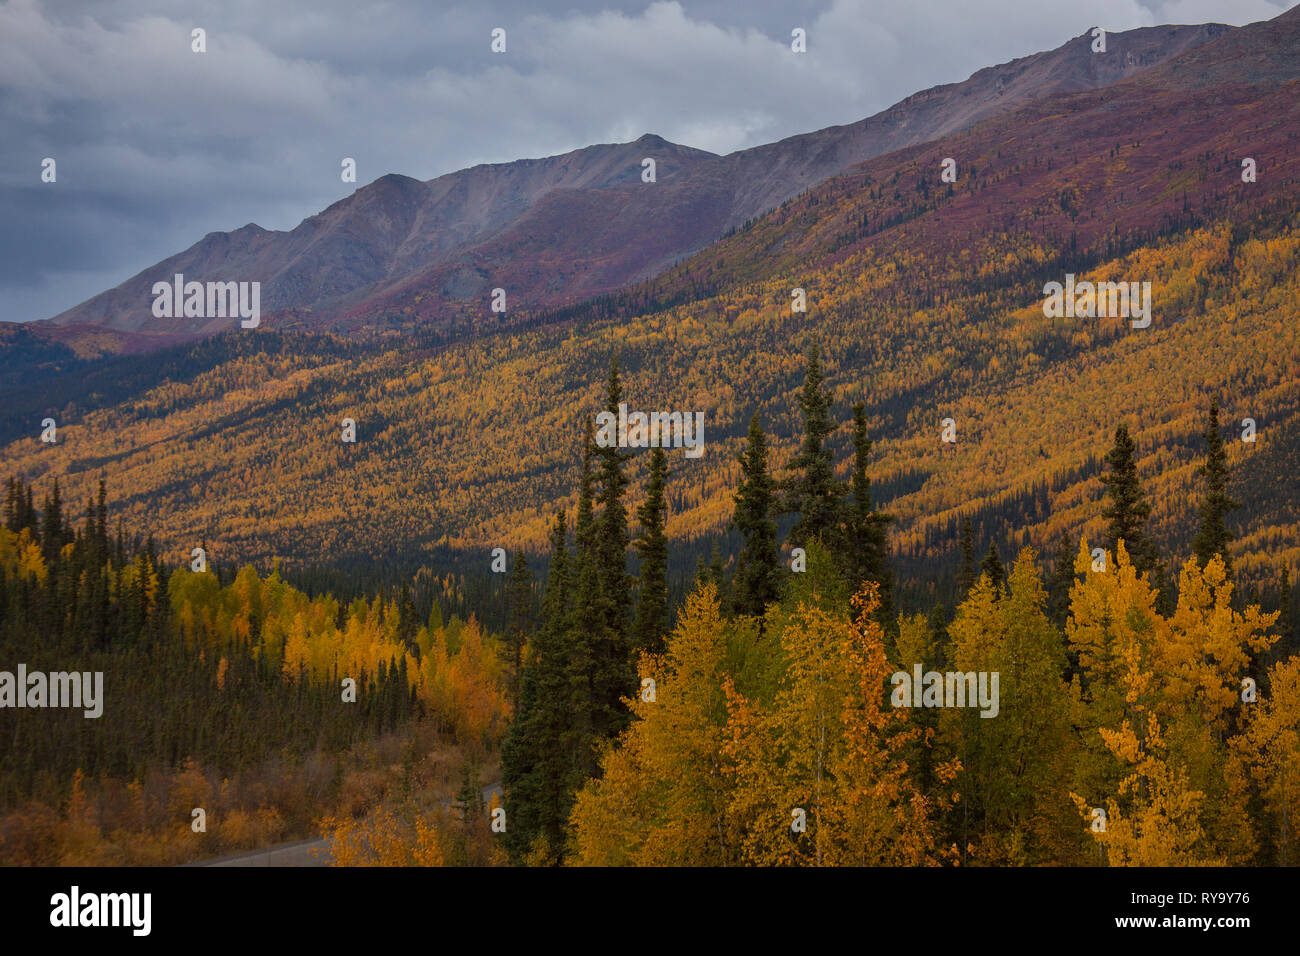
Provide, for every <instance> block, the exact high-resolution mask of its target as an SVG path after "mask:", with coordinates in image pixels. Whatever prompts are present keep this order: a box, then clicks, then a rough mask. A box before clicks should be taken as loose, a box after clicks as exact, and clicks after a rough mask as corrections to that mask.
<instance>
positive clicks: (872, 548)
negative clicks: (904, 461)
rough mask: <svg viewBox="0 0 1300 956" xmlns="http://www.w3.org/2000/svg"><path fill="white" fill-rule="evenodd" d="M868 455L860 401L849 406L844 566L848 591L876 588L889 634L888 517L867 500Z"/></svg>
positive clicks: (891, 613) (891, 624)
mask: <svg viewBox="0 0 1300 956" xmlns="http://www.w3.org/2000/svg"><path fill="white" fill-rule="evenodd" d="M870 455H871V439H870V438H868V437H867V418H866V407H865V406H864V405H863V403H862V402H856V403H854V405H853V479H852V482H851V485H850V487H851V490H852V492H853V494H852V497H851V499H850V500H849V502H848V507H847V509H846V516H845V522H844V538H845V540H844V544H843V548H844V564H845V567H846V568H847V569H848V572H849V576H850V578H851V580H850V581H849V586H850V590H851V591H853V592H856V591H857V590H859V589H860V588H861V587H862V582H863V581H874V582H876V584H878V585H880V606H879V609H878V610H877V612H876V617H877V620H879V621H880V623H881V626H882V627H884V628H885V630H886V631H891V630H892V629H893V627H894V626H896V622H895V621H894V620H893V618H894V598H893V594H894V572H893V569H892V568H891V567H890V566H889V536H888V534H887V533H886V531H885V529H886V527H887V526H888V525H889V523H890V522H891V521H893V520H894V518H893V516H892V515H887V514H880V513H878V512H877V511H876V510H875V505H874V503H873V502H872V500H871V477H870V475H868V474H867V460H868V458H869V457H870Z"/></svg>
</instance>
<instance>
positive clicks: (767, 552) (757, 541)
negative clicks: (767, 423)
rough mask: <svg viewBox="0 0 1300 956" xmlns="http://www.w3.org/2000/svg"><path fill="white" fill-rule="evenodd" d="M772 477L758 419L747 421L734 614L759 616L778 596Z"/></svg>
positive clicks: (737, 497)
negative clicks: (741, 540)
mask: <svg viewBox="0 0 1300 956" xmlns="http://www.w3.org/2000/svg"><path fill="white" fill-rule="evenodd" d="M773 495H774V485H773V481H772V476H771V475H770V474H768V470H767V438H766V437H765V436H764V435H763V429H762V428H760V427H759V425H758V416H757V415H755V416H754V417H753V418H751V419H750V420H749V440H748V444H747V445H746V447H745V450H744V451H743V452H742V453H741V455H740V487H739V488H737V489H736V494H735V496H734V499H733V500H734V501H735V504H736V510H735V512H734V514H733V516H732V519H731V520H732V523H733V524H734V525H735V526H736V530H737V531H739V532H740V535H741V538H742V539H743V543H742V544H741V546H740V556H739V558H738V559H737V561H736V576H735V608H736V613H737V614H753V615H762V614H763V612H764V611H766V610H767V606H768V605H769V604H772V603H773V602H775V601H776V600H777V599H778V598H779V597H780V594H781V552H780V547H779V545H778V543H777V540H776V521H775V520H774V519H773V513H774V510H775V507H776V502H775V499H774V497H773Z"/></svg>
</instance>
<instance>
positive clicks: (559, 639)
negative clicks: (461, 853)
mask: <svg viewBox="0 0 1300 956" xmlns="http://www.w3.org/2000/svg"><path fill="white" fill-rule="evenodd" d="M565 539H566V528H565V522H564V513H563V512H560V513H559V514H557V515H556V516H555V524H554V526H553V527H552V530H551V542H550V543H551V566H550V569H549V571H548V572H547V576H546V588H545V591H544V593H543V596H542V622H541V627H540V628H539V629H538V632H537V636H536V639H535V640H534V642H533V648H532V654H531V655H530V656H531V660H530V661H529V662H528V664H527V666H525V667H524V670H523V676H522V679H521V681H520V690H519V706H518V708H517V709H516V710H515V717H514V721H513V722H512V723H511V725H510V730H509V732H508V733H507V735H506V739H505V742H504V743H503V744H502V747H501V783H502V787H503V788H504V789H505V805H506V819H507V820H509V826H508V827H507V828H506V835H505V843H506V848H507V849H508V850H509V852H510V855H511V857H512V858H513V859H515V860H516V861H522V860H524V859H533V860H535V861H536V862H545V863H553V864H558V863H559V862H561V861H562V859H563V854H564V843H565V833H566V826H567V823H568V817H569V810H570V808H571V807H572V805H573V792H574V782H575V781H574V778H575V774H574V767H573V753H572V751H573V748H572V740H571V734H572V732H573V727H572V720H571V718H572V716H573V715H572V712H571V685H570V673H571V672H570V661H569V643H570V624H571V608H570V599H571V589H572V578H571V570H570V567H569V550H568V545H567V542H566V540H565Z"/></svg>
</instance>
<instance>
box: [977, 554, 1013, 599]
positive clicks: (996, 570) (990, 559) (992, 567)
mask: <svg viewBox="0 0 1300 956" xmlns="http://www.w3.org/2000/svg"><path fill="white" fill-rule="evenodd" d="M980 572H981V573H982V574H987V575H988V576H989V581H991V582H992V583H993V589H994V591H996V592H997V593H998V594H1001V593H1002V588H1003V586H1004V585H1005V584H1006V583H1007V569H1006V568H1005V567H1004V566H1003V564H1002V558H1001V557H1000V556H999V555H998V546H997V543H996V542H993V541H990V542H989V553H988V554H986V555H985V556H984V562H983V563H982V564H981V565H980Z"/></svg>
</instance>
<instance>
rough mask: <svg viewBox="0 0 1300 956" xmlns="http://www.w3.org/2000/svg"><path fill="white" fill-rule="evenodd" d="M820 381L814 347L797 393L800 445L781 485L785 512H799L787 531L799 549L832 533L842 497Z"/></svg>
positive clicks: (826, 401) (826, 399)
mask: <svg viewBox="0 0 1300 956" xmlns="http://www.w3.org/2000/svg"><path fill="white" fill-rule="evenodd" d="M824 381H825V378H824V376H823V375H822V367H821V358H820V356H819V355H818V351H817V348H816V346H814V347H812V348H811V349H809V350H808V369H807V372H806V373H805V375H804V383H803V388H802V389H801V390H800V392H799V410H800V412H802V414H803V442H802V443H801V444H800V446H799V453H798V455H796V456H795V458H794V461H792V462H791V463H790V467H789V471H790V472H791V475H790V477H789V478H788V479H787V480H786V481H785V483H784V487H785V490H786V494H787V497H786V505H785V510H786V511H797V512H798V513H799V520H798V521H796V522H795V525H794V527H793V528H792V529H791V530H790V541H791V543H792V544H795V545H798V546H800V547H804V546H806V545H807V544H808V542H810V541H812V540H813V539H815V538H821V537H824V536H827V535H828V534H829V533H833V532H834V530H835V527H836V524H837V522H838V521H839V518H840V500H841V498H842V497H843V494H844V489H843V488H842V487H841V486H840V483H839V482H838V481H837V480H836V479H835V463H834V460H833V459H832V457H831V449H830V446H829V445H828V443H827V442H828V440H829V439H830V436H831V435H832V434H833V433H834V431H835V423H834V421H832V420H831V414H830V410H831V395H830V392H829V391H827V390H826V389H825V388H824V386H823V383H824ZM827 543H829V542H827Z"/></svg>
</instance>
